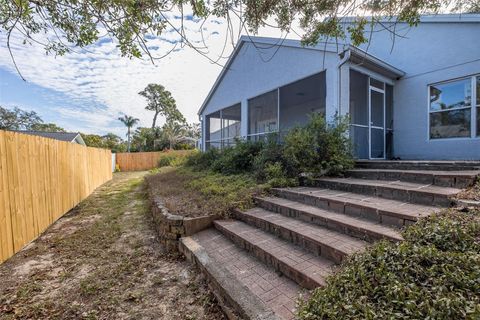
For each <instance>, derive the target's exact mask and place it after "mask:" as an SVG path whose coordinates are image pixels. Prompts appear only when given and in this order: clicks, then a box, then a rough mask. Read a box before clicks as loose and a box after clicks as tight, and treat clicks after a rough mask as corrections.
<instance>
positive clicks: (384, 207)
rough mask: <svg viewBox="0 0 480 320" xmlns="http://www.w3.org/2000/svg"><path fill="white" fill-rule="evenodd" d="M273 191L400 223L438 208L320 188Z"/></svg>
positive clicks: (388, 221) (366, 217)
mask: <svg viewBox="0 0 480 320" xmlns="http://www.w3.org/2000/svg"><path fill="white" fill-rule="evenodd" d="M272 191H273V193H274V194H275V195H276V196H277V197H282V198H285V199H289V200H293V201H297V202H301V203H304V204H307V205H311V206H316V207H318V208H321V209H325V210H329V211H335V212H339V213H344V214H347V215H351V216H357V217H361V218H365V219H369V220H373V221H376V222H380V223H382V224H386V225H393V226H399V227H402V226H405V225H409V224H412V223H414V222H415V221H417V220H418V218H421V217H426V216H428V215H430V214H432V213H434V212H438V211H440V210H441V208H438V207H432V206H425V205H420V204H412V203H408V202H402V201H397V200H391V199H385V198H379V197H374V196H367V195H363V194H356V193H352V192H344V191H338V190H329V189H321V188H311V187H297V188H275V189H272Z"/></svg>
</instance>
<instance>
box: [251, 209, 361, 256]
mask: <svg viewBox="0 0 480 320" xmlns="http://www.w3.org/2000/svg"><path fill="white" fill-rule="evenodd" d="M242 214H245V215H247V216H252V217H253V218H256V219H260V220H263V221H266V222H268V223H270V224H274V225H276V226H279V227H282V228H285V229H287V230H289V231H290V232H294V233H298V234H301V235H303V236H306V237H308V238H310V239H312V240H314V241H316V242H318V243H321V244H323V245H326V246H329V247H331V248H333V249H335V250H337V251H339V252H342V253H344V254H346V255H351V254H353V253H356V252H359V251H363V250H364V249H365V248H366V247H367V246H368V243H367V242H366V241H363V240H360V239H357V238H354V237H351V236H348V235H346V234H343V233H340V232H337V231H333V230H330V229H327V228H325V227H321V226H317V225H313V224H311V223H308V222H304V221H301V220H297V219H294V218H289V217H285V216H283V215H281V214H278V213H274V212H271V211H268V210H265V209H262V208H258V207H255V208H252V209H249V210H246V211H242Z"/></svg>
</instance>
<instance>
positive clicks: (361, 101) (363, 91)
mask: <svg viewBox="0 0 480 320" xmlns="http://www.w3.org/2000/svg"><path fill="white" fill-rule="evenodd" d="M368 91H369V83H368V77H367V76H366V75H364V74H361V73H360V72H357V71H355V70H350V110H349V115H350V121H351V126H350V138H351V139H352V143H353V148H354V154H355V157H356V158H358V159H368V158H369V154H368V153H369V149H368V148H369V146H368V141H369V140H368V130H369V127H368V118H369V114H368Z"/></svg>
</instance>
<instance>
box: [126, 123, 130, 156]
mask: <svg viewBox="0 0 480 320" xmlns="http://www.w3.org/2000/svg"><path fill="white" fill-rule="evenodd" d="M127 141H128V142H127V151H128V152H130V127H128V131H127Z"/></svg>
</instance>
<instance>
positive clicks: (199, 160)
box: [185, 148, 221, 170]
mask: <svg viewBox="0 0 480 320" xmlns="http://www.w3.org/2000/svg"><path fill="white" fill-rule="evenodd" d="M220 153H221V152H220V150H219V149H217V148H210V149H208V150H207V151H205V152H198V151H197V152H194V153H192V154H191V155H190V156H189V157H188V158H187V161H186V162H185V165H186V166H187V167H192V168H195V169H197V170H209V169H211V167H212V165H213V163H214V162H215V160H217V159H218V158H219V157H220Z"/></svg>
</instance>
